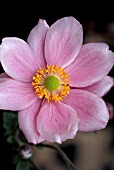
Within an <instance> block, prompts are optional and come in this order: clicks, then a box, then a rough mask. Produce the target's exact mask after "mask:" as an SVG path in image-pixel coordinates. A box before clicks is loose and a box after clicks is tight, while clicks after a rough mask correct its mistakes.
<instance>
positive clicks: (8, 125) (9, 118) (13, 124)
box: [3, 112, 18, 143]
mask: <svg viewBox="0 0 114 170" xmlns="http://www.w3.org/2000/svg"><path fill="white" fill-rule="evenodd" d="M3 127H4V129H5V136H7V141H8V142H9V143H13V141H14V139H13V135H14V132H15V130H16V129H17V128H18V118H17V113H15V112H14V113H13V112H3Z"/></svg>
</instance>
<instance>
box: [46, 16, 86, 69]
mask: <svg viewBox="0 0 114 170" xmlns="http://www.w3.org/2000/svg"><path fill="white" fill-rule="evenodd" d="M82 40H83V32H82V26H81V24H80V23H79V22H78V21H77V20H76V19H75V18H73V17H66V18H62V19H59V20H58V21H57V22H55V23H54V24H53V25H52V26H51V27H50V28H49V30H48V32H47V35H46V42H45V57H46V61H47V64H48V65H56V64H57V65H58V66H62V67H65V66H67V65H68V64H70V63H71V62H72V61H73V60H74V59H75V57H76V56H77V55H78V53H79V51H80V48H81V45H82Z"/></svg>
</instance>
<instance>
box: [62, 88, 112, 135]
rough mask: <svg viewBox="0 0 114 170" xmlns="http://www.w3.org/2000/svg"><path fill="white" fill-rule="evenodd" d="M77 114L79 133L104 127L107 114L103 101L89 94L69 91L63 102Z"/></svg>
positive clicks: (74, 90) (107, 117)
mask: <svg viewBox="0 0 114 170" xmlns="http://www.w3.org/2000/svg"><path fill="white" fill-rule="evenodd" d="M63 102H64V103H65V104H69V105H70V106H71V107H72V108H74V109H75V110H76V112H77V115H78V117H79V119H80V121H79V130H80V131H86V132H88V131H95V130H100V129H103V128H105V127H106V125H107V122H108V120H109V113H108V109H107V107H106V104H105V103H104V101H103V100H102V99H101V98H99V97H97V96H96V95H95V94H92V93H90V92H87V91H84V90H79V89H71V90H70V94H69V95H68V96H67V97H66V98H65V99H64V101H63Z"/></svg>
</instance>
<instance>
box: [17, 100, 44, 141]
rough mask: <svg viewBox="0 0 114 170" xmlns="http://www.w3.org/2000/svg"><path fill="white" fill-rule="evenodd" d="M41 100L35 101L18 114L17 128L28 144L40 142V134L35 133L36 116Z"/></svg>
mask: <svg viewBox="0 0 114 170" xmlns="http://www.w3.org/2000/svg"><path fill="white" fill-rule="evenodd" d="M41 102H42V100H36V101H35V102H34V103H33V104H32V105H31V106H29V107H28V108H26V109H24V110H22V111H20V112H19V113H18V121H19V127H20V129H21V130H22V132H23V133H24V135H25V137H26V138H27V140H28V142H30V143H33V144H37V143H39V142H41V141H43V140H40V134H39V132H38V131H37V115H38V112H39V109H40V105H41Z"/></svg>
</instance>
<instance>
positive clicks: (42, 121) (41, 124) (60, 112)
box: [37, 101, 78, 143]
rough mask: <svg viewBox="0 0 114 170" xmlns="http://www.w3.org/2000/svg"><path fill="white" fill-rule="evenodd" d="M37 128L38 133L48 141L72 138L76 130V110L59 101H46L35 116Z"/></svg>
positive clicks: (59, 141)
mask: <svg viewBox="0 0 114 170" xmlns="http://www.w3.org/2000/svg"><path fill="white" fill-rule="evenodd" d="M37 129H38V131H39V133H40V135H41V136H42V137H43V138H44V139H45V140H47V141H50V142H58V143H61V142H62V141H64V140H66V139H71V138H74V136H75V135H76V132H77V130H78V118H77V114H76V111H75V110H74V109H73V108H71V107H70V106H68V105H66V104H63V103H61V102H57V103H54V102H50V103H48V102H47V101H46V102H44V103H42V107H41V109H40V111H39V114H38V117H37Z"/></svg>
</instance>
